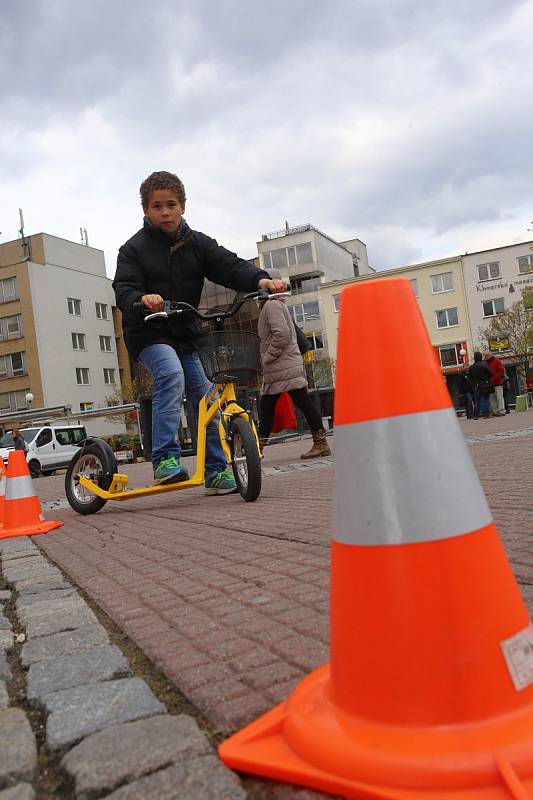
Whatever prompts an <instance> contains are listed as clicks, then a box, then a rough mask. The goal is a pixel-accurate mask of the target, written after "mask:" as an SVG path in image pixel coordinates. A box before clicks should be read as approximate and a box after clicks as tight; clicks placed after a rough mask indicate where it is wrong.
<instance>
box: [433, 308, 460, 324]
mask: <svg viewBox="0 0 533 800" xmlns="http://www.w3.org/2000/svg"><path fill="white" fill-rule="evenodd" d="M435 316H436V317H437V328H451V327H452V326H453V325H459V318H458V316H457V309H456V308H443V309H441V310H440V311H435Z"/></svg>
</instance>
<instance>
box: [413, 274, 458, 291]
mask: <svg viewBox="0 0 533 800" xmlns="http://www.w3.org/2000/svg"><path fill="white" fill-rule="evenodd" d="M452 290H453V272H442V273H441V274H440V275H432V276H431V292H432V294H440V293H441V292H451V291H452ZM415 294H416V293H415Z"/></svg>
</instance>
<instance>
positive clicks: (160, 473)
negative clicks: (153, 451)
mask: <svg viewBox="0 0 533 800" xmlns="http://www.w3.org/2000/svg"><path fill="white" fill-rule="evenodd" d="M188 480H189V473H188V472H187V470H186V469H185V467H182V466H181V464H180V462H179V460H178V459H177V458H174V456H172V458H165V459H164V461H160V462H159V464H158V465H157V466H156V467H154V484H158V485H161V484H165V483H181V481H188Z"/></svg>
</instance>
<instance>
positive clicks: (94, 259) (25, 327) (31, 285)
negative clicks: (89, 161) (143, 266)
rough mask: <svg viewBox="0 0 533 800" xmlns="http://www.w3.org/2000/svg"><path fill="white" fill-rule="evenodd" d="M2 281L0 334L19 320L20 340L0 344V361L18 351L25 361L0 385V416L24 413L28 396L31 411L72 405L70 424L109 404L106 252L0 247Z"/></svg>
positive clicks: (111, 340) (111, 368)
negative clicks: (80, 414) (81, 414)
mask: <svg viewBox="0 0 533 800" xmlns="http://www.w3.org/2000/svg"><path fill="white" fill-rule="evenodd" d="M0 281H1V284H0V328H6V325H8V324H9V323H8V320H10V319H12V318H18V319H19V320H20V331H19V332H20V336H19V337H18V338H17V339H15V338H13V337H10V340H9V342H7V341H5V339H4V342H1V341H0V360H1V356H2V355H3V356H4V357H5V358H6V359H7V360H8V362H9V361H11V362H13V355H14V354H15V355H16V353H15V348H16V350H17V352H20V353H22V354H23V359H22V360H23V365H22V367H23V368H22V370H20V371H19V373H18V374H15V373H14V372H13V371H12V372H11V374H9V370H8V374H7V375H6V378H7V380H4V381H2V380H1V379H0V397H2V398H3V400H2V401H1V403H0V405H1V408H0V411H7V410H10V411H16V410H21V407H24V404H23V403H22V398H23V396H24V395H25V394H26V393H28V392H31V394H33V396H34V401H33V406H34V407H38V406H39V407H40V406H44V407H48V406H58V405H70V406H72V415H73V419H75V416H76V412H78V411H83V410H89V409H91V408H99V407H104V406H106V405H107V403H106V397H107V396H110V395H112V394H114V393H115V391H116V390H120V375H119V367H118V360H117V351H116V343H115V331H114V326H113V315H112V306H113V304H114V294H113V290H112V287H111V281H110V279H109V278H108V277H107V275H106V270H105V261H104V254H103V252H102V251H100V250H96V249H95V248H92V247H87V246H84V245H81V244H76V243H74V242H70V241H67V240H65V239H60V238H58V237H56V236H50V235H48V234H45V233H40V234H36V235H35V236H31V237H27V238H26V239H25V240H24V241H22V240H17V241H16V242H9V243H6V244H2V245H0ZM6 289H7V290H8V291H7V293H6V291H5V290H6ZM6 330H7V328H6ZM0 338H2V337H0ZM4 351H6V352H5V353H4ZM8 351H11V352H8ZM16 363H17V365H18V361H17V362H16ZM9 379H10V380H9ZM2 383H4V386H3V387H2ZM11 384H13V386H11ZM3 389H4V391H3ZM10 390H11V391H10ZM13 391H14V392H15V394H16V393H17V392H18V395H17V394H16V397H15V400H14V401H13V398H12V397H11V394H12V393H13ZM17 398H18V399H17ZM13 406H14V407H13ZM86 427H87V430H88V432H90V433H95V434H99V435H111V434H114V433H119V432H121V430H123V426H122V428H121V426H120V425H119V424H115V423H113V422H109V421H106V420H105V419H104V418H101V419H95V420H90V421H89V420H87V423H86Z"/></svg>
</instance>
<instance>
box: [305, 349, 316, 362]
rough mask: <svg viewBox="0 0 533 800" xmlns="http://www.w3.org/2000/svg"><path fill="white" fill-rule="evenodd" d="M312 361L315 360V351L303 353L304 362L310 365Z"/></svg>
mask: <svg viewBox="0 0 533 800" xmlns="http://www.w3.org/2000/svg"><path fill="white" fill-rule="evenodd" d="M314 360H315V351H314V350H308V351H307V352H306V353H304V361H308V362H309V363H310V362H311V361H314Z"/></svg>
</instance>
